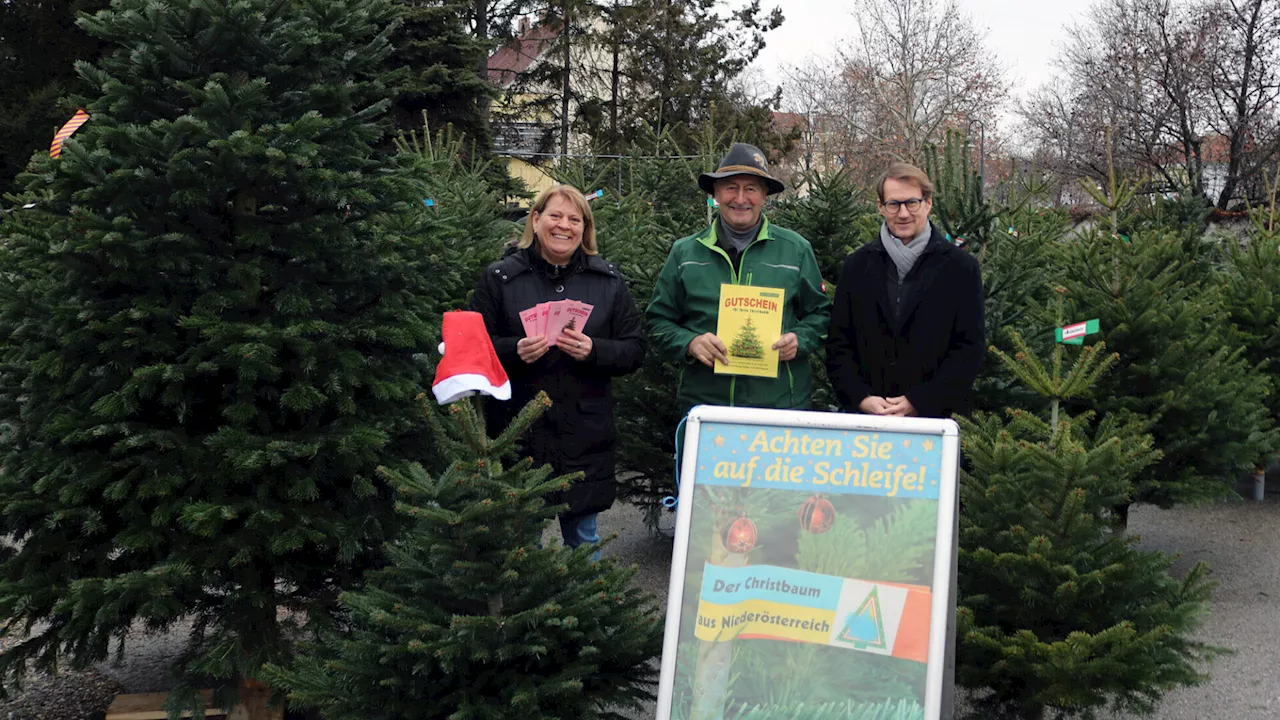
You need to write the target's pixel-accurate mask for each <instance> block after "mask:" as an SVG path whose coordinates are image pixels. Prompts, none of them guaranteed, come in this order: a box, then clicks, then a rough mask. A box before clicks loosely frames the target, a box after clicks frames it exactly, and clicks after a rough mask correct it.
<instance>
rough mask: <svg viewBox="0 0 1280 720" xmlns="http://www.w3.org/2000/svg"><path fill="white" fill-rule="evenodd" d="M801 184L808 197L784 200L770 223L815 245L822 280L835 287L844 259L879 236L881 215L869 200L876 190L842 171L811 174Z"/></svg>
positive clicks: (815, 254)
mask: <svg viewBox="0 0 1280 720" xmlns="http://www.w3.org/2000/svg"><path fill="white" fill-rule="evenodd" d="M802 182H803V184H804V187H805V188H806V190H807V191H808V192H807V194H806V195H805V196H803V197H801V196H798V195H788V196H787V197H784V198H783V199H782V200H781V201H779V202H778V206H777V209H776V210H774V211H773V212H771V213H770V214H769V220H770V222H773V223H776V224H778V225H780V226H782V227H785V228H787V229H789V230H795V231H796V232H798V233H800V234H801V235H802V236H804V239H806V240H808V241H809V244H810V245H812V246H813V254H814V256H816V257H817V259H818V268H819V269H820V270H821V271H822V277H824V278H826V279H827V281H828V284H829V285H834V283H835V281H836V280H837V279H839V277H840V268H842V267H843V266H844V261H845V258H846V257H848V256H849V254H850V253H852V252H853V251H854V250H857V249H858V248H859V247H862V246H863V245H864V244H866V243H868V242H871V241H872V240H875V239H876V237H878V235H877V233H878V232H879V230H880V215H879V214H878V213H877V212H876V208H875V204H874V203H872V202H868V200H867V198H868V197H870V198H871V199H872V200H874V199H875V195H874V192H875V191H874V190H871V192H870V193H868V192H867V189H866V188H860V187H858V186H857V185H855V184H854V182H853V176H852V175H851V174H850V173H849V171H848V170H845V169H843V168H841V169H839V170H836V171H835V172H825V173H824V172H813V173H810V174H808V175H806V176H805V178H804V179H803V181H802Z"/></svg>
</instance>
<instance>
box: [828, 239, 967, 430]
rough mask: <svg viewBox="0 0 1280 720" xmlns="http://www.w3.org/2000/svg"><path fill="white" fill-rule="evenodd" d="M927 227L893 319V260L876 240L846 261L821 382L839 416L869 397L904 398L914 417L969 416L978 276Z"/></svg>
mask: <svg viewBox="0 0 1280 720" xmlns="http://www.w3.org/2000/svg"><path fill="white" fill-rule="evenodd" d="M929 227H930V237H929V243H928V245H926V246H925V249H924V251H923V252H922V253H921V256H920V258H919V259H918V260H917V261H916V264H915V265H914V266H913V267H912V268H911V272H909V273H907V277H906V280H905V284H904V287H903V291H904V294H903V297H902V300H901V305H900V306H899V308H898V312H897V315H896V317H895V315H894V313H893V311H892V309H891V308H892V306H891V300H890V298H889V283H888V282H887V281H886V278H888V273H889V272H890V269H891V268H893V260H892V259H891V258H890V257H889V252H888V251H887V250H885V248H884V243H883V242H882V241H881V240H880V239H879V238H877V239H876V240H875V241H873V242H870V243H868V244H866V245H864V246H862V247H861V248H859V249H857V250H856V251H854V252H853V253H852V254H850V255H849V257H848V258H846V259H845V262H844V267H843V268H842V269H841V271H840V279H839V282H838V283H837V285H836V297H835V302H834V304H833V305H832V308H831V328H830V331H829V334H828V336H827V375H828V376H829V377H830V378H831V383H832V385H833V386H834V387H835V391H836V397H837V398H838V399H839V401H840V404H841V406H842V407H843V408H844V409H845V410H848V411H853V412H857V411H858V404H859V403H861V402H862V400H863V399H864V398H866V397H868V396H870V395H876V396H880V397H897V396H900V395H906V396H907V399H908V400H910V401H911V404H912V406H913V407H915V409H916V414H917V415H919V416H921V417H935V418H945V417H950V416H951V415H952V414H953V413H965V412H968V411H969V409H970V408H971V405H972V393H973V381H974V380H975V379H976V378H977V376H978V371H979V370H980V369H981V367H982V359H983V356H984V355H985V354H986V330H985V328H984V325H983V313H984V300H983V298H984V295H983V288H982V271H981V268H980V267H979V266H978V261H977V260H976V259H974V257H973V256H971V255H970V254H969V253H967V252H965V251H964V250H961V249H960V248H957V247H955V246H954V245H952V244H951V243H949V242H947V241H946V240H945V239H944V235H943V234H942V232H941V231H940V230H938V228H937V226H935V225H933V224H930V226H929ZM895 272H896V271H895Z"/></svg>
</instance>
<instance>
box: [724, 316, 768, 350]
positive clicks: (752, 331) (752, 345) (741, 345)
mask: <svg viewBox="0 0 1280 720" xmlns="http://www.w3.org/2000/svg"><path fill="white" fill-rule="evenodd" d="M729 354H730V355H736V356H737V357H740V358H762V357H764V345H763V344H762V343H761V342H760V336H759V335H757V334H756V326H755V324H753V323H752V322H751V318H747V320H746V322H744V323H742V327H741V328H740V329H739V330H738V335H737V337H735V338H734V339H733V344H732V345H730V346H729Z"/></svg>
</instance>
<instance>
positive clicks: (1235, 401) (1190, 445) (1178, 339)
mask: <svg viewBox="0 0 1280 720" xmlns="http://www.w3.org/2000/svg"><path fill="white" fill-rule="evenodd" d="M1061 250H1062V256H1061V258H1060V259H1059V261H1058V262H1059V263H1060V264H1059V267H1061V268H1062V270H1061V274H1062V284H1063V286H1064V287H1065V288H1066V290H1067V295H1066V297H1067V299H1068V303H1069V315H1068V316H1067V317H1069V318H1070V319H1071V320H1073V321H1079V320H1087V319H1091V318H1098V319H1099V320H1100V321H1101V327H1102V332H1101V333H1100V334H1099V335H1092V336H1090V337H1089V338H1086V340H1085V342H1086V343H1089V342H1094V341H1096V340H1104V341H1105V342H1106V343H1107V346H1108V347H1110V348H1111V349H1113V350H1115V351H1116V352H1118V353H1119V354H1120V361H1119V363H1118V364H1117V367H1116V369H1115V371H1114V372H1112V373H1109V374H1108V375H1106V376H1104V377H1103V378H1102V379H1101V380H1100V381H1099V383H1098V386H1097V387H1096V388H1095V390H1094V392H1093V393H1092V394H1091V395H1090V396H1089V397H1088V398H1084V399H1080V400H1075V401H1072V402H1073V404H1074V405H1075V407H1077V408H1081V409H1083V408H1085V407H1089V408H1093V409H1096V410H1098V411H1099V412H1102V413H1115V412H1122V411H1123V412H1129V413H1133V414H1135V415H1137V416H1140V417H1145V418H1150V419H1151V421H1152V424H1151V429H1150V431H1151V434H1152V435H1153V436H1154V437H1155V441H1156V446H1157V447H1159V448H1161V449H1162V450H1163V451H1164V455H1163V457H1162V458H1161V459H1160V460H1159V461H1158V462H1157V463H1155V464H1154V465H1153V466H1152V467H1150V468H1148V469H1147V470H1145V471H1144V472H1143V474H1142V476H1141V477H1140V478H1139V480H1138V491H1137V494H1136V498H1137V499H1138V500H1143V501H1147V502H1153V503H1157V504H1159V505H1161V506H1168V505H1170V504H1173V503H1178V502H1189V501H1196V500H1201V499H1205V498H1211V497H1221V496H1223V495H1226V494H1229V493H1230V492H1231V483H1233V482H1234V480H1235V475H1236V474H1237V473H1238V472H1240V471H1243V470H1249V471H1252V470H1253V468H1254V467H1255V466H1256V465H1257V464H1258V463H1259V462H1260V461H1262V460H1263V459H1265V458H1266V457H1267V456H1268V455H1269V454H1270V453H1272V452H1274V451H1275V450H1276V448H1277V447H1278V446H1280V432H1278V431H1277V429H1276V427H1275V422H1274V419H1273V418H1272V417H1271V415H1270V413H1269V412H1268V408H1267V406H1266V404H1265V403H1266V398H1267V397H1268V395H1269V394H1270V393H1271V392H1272V391H1273V390H1272V387H1271V383H1270V380H1269V378H1267V376H1266V375H1265V374H1263V373H1262V372H1260V371H1259V370H1257V369H1256V368H1255V367H1253V365H1252V364H1251V363H1250V362H1249V361H1248V359H1246V358H1245V356H1244V348H1243V347H1241V346H1240V345H1239V344H1238V343H1237V342H1236V341H1235V339H1234V338H1233V336H1232V335H1233V334H1232V332H1231V331H1230V324H1229V322H1228V320H1227V313H1226V307H1225V305H1224V303H1223V300H1222V296H1221V292H1220V289H1219V288H1218V287H1217V286H1216V284H1215V283H1212V282H1209V281H1208V280H1209V277H1210V272H1209V271H1208V270H1206V268H1204V267H1202V266H1201V265H1202V262H1203V261H1202V260H1200V259H1198V258H1197V257H1196V256H1194V255H1191V254H1189V251H1188V249H1187V245H1186V239H1185V238H1184V237H1182V236H1181V235H1180V234H1177V233H1172V234H1167V235H1166V234H1160V233H1140V234H1137V235H1134V236H1133V237H1131V238H1125V237H1120V236H1119V235H1114V234H1111V233H1106V232H1103V231H1098V230H1096V229H1093V230H1090V231H1086V232H1083V233H1081V234H1079V235H1078V236H1077V237H1076V238H1073V239H1072V240H1071V241H1070V242H1068V243H1065V244H1063V245H1062V246H1061Z"/></svg>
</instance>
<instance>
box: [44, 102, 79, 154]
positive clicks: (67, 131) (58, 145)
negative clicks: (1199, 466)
mask: <svg viewBox="0 0 1280 720" xmlns="http://www.w3.org/2000/svg"><path fill="white" fill-rule="evenodd" d="M87 122H89V113H87V112H85V111H84V110H76V114H75V115H72V116H71V119H70V120H68V121H67V124H66V125H63V126H62V129H60V130H58V134H56V135H54V136H53V144H52V145H50V146H49V157H51V158H56V157H58V156H59V155H61V154H62V143H63V142H64V141H66V139H67V138H69V137H71V134H72V133H74V132H75V131H77V130H79V129H80V126H81V125H83V124H85V123H87Z"/></svg>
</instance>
